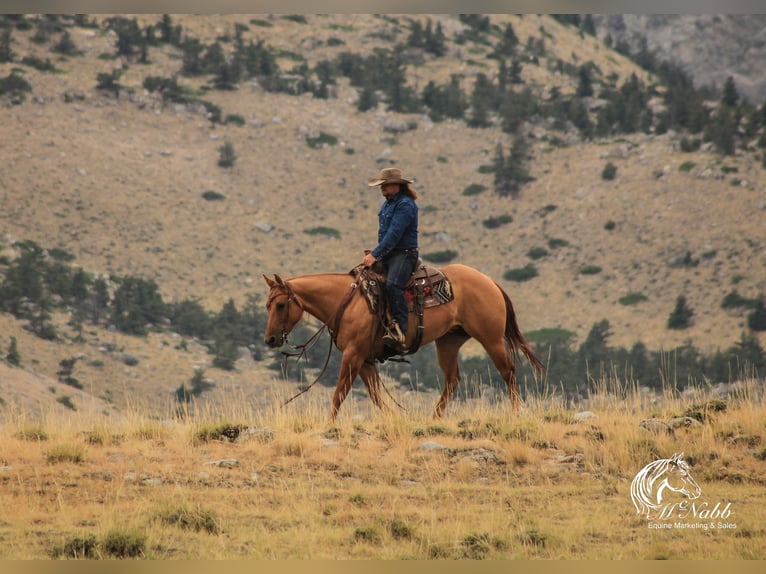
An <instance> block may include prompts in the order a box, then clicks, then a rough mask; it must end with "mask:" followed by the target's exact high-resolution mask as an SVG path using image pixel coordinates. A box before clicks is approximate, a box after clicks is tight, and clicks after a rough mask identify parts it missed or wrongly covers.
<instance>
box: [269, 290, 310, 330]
mask: <svg viewBox="0 0 766 574" xmlns="http://www.w3.org/2000/svg"><path fill="white" fill-rule="evenodd" d="M277 291H280V292H283V293H284V295H287V302H286V303H285V315H284V319H283V321H282V332H281V333H280V335H281V337H282V344H283V345H284V344H285V343H286V342H287V336H288V334H289V330H288V328H287V322H288V321H289V320H290V304H291V303H295V304H296V305H297V306H298V308H299V309H300V310H301V313H303V311H304V310H305V308H304V307H303V303H301V300H300V299H298V297H296V296H295V293H294V292H293V290H292V288H291V287H290V284H289V283H288V282H287V281H285V282H284V283H282V284H281V285H276V286H274V287H273V288H272V290H271V293H270V294H269V298H268V300H267V301H266V310H270V309H271V305H272V304H273V303H274V299H276V298H277V296H278V295H279V294H281V293H278V292H277Z"/></svg>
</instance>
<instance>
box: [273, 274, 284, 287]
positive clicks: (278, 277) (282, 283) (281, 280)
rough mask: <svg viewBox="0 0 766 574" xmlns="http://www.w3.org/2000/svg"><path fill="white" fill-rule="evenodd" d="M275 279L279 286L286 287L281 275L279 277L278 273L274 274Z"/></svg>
mask: <svg viewBox="0 0 766 574" xmlns="http://www.w3.org/2000/svg"><path fill="white" fill-rule="evenodd" d="M274 279H276V280H277V285H282V286H283V287H284V285H285V282H284V279H282V278H281V277H280V276H279V275H277V274H276V273H275V274H274Z"/></svg>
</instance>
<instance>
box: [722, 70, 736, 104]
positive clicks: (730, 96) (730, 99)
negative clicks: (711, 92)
mask: <svg viewBox="0 0 766 574" xmlns="http://www.w3.org/2000/svg"><path fill="white" fill-rule="evenodd" d="M721 103H722V104H723V105H724V106H727V107H729V108H734V107H736V105H737V104H738V103H739V93H738V92H737V85H736V84H735V83H734V78H733V77H731V76H729V77H728V78H726V82H725V83H724V85H723V94H722V95H721Z"/></svg>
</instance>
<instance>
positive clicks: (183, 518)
mask: <svg viewBox="0 0 766 574" xmlns="http://www.w3.org/2000/svg"><path fill="white" fill-rule="evenodd" d="M155 519H156V520H158V521H160V522H161V523H163V524H168V525H170V526H178V527H179V528H182V529H183V530H193V531H195V532H202V531H205V532H207V533H208V534H220V533H221V530H222V529H221V521H220V519H219V518H218V516H217V514H216V513H215V512H214V511H212V510H203V509H202V508H199V507H197V508H187V507H186V506H180V507H177V508H168V509H165V510H162V511H160V512H158V513H157V514H156V515H155Z"/></svg>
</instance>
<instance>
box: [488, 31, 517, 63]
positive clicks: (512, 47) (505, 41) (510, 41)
mask: <svg viewBox="0 0 766 574" xmlns="http://www.w3.org/2000/svg"><path fill="white" fill-rule="evenodd" d="M518 44H519V38H518V37H517V36H516V32H514V30H513V26H511V24H510V23H508V24H506V26H505V29H504V30H503V35H502V36H501V37H500V41H499V42H498V43H497V45H496V46H495V49H494V50H493V51H492V53H491V54H489V55H488V57H490V58H498V59H500V60H503V59H505V58H509V57H511V56H513V55H514V53H515V51H516V46H518Z"/></svg>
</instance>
